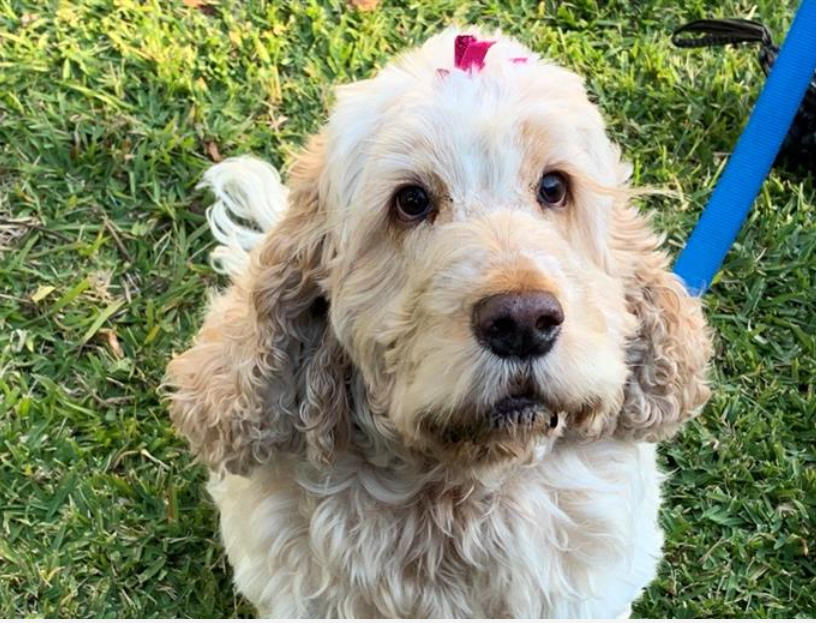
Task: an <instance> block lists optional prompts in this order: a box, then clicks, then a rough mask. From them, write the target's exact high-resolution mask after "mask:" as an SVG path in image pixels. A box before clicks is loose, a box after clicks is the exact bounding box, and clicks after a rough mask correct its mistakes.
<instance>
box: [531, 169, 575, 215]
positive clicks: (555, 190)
mask: <svg viewBox="0 0 816 623" xmlns="http://www.w3.org/2000/svg"><path fill="white" fill-rule="evenodd" d="M568 191H569V185H568V183H567V176H566V175H564V174H563V173H561V172H560V171H550V172H548V173H545V174H544V175H542V176H541V181H540V182H539V183H538V193H537V194H538V196H537V198H538V202H539V203H540V204H541V205H542V206H547V207H552V206H562V205H564V204H565V203H566V202H567V193H568Z"/></svg>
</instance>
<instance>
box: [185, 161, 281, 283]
mask: <svg viewBox="0 0 816 623" xmlns="http://www.w3.org/2000/svg"><path fill="white" fill-rule="evenodd" d="M198 188H208V189H210V190H211V191H212V193H213V194H214V195H215V201H214V202H213V204H212V205H211V206H210V207H209V209H208V210H207V222H208V223H209V224H210V230H211V231H212V234H213V237H214V238H215V239H216V240H217V241H218V242H219V243H220V244H219V246H217V247H216V248H215V249H214V250H213V252H212V255H211V256H210V259H211V261H212V263H213V267H214V268H215V270H217V271H218V272H219V273H223V274H227V275H230V276H233V277H237V276H239V275H241V274H243V273H244V272H245V271H246V268H247V266H248V264H249V253H248V252H249V251H251V250H252V249H254V248H255V247H256V246H258V245H259V244H260V243H261V241H262V240H263V238H264V235H265V234H266V232H268V231H270V230H271V229H273V228H274V227H275V225H277V223H278V221H280V219H281V216H282V215H283V213H284V211H285V210H286V201H287V195H288V194H289V192H288V190H287V189H286V187H285V186H284V185H283V183H282V182H281V179H280V174H279V173H278V171H277V170H276V169H275V168H274V167H273V166H272V165H270V164H268V163H266V162H264V161H263V160H259V159H258V158H253V157H252V156H238V157H236V158H228V159H227V160H224V161H223V162H221V163H219V164H217V165H215V166H214V167H212V168H210V169H209V170H208V171H207V172H206V173H205V174H204V179H203V180H202V181H201V183H199V185H198Z"/></svg>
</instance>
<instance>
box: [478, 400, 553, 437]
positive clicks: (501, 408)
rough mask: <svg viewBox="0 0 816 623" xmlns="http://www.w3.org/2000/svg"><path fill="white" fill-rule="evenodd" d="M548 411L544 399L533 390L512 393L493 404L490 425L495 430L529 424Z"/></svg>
mask: <svg viewBox="0 0 816 623" xmlns="http://www.w3.org/2000/svg"><path fill="white" fill-rule="evenodd" d="M547 412H548V409H547V407H546V405H545V404H544V401H543V400H541V398H539V397H538V396H536V395H534V394H533V393H532V392H525V393H523V394H515V395H512V394H511V395H510V396H506V397H504V398H502V399H501V400H499V401H498V402H497V403H496V404H495V405H494V406H493V409H492V410H491V414H490V427H491V428H493V429H494V430H495V429H501V428H507V427H515V426H519V425H521V426H529V425H532V424H533V423H534V422H535V421H536V420H538V418H539V417H540V416H542V415H544V414H545V413H547Z"/></svg>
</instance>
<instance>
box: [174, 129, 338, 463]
mask: <svg viewBox="0 0 816 623" xmlns="http://www.w3.org/2000/svg"><path fill="white" fill-rule="evenodd" d="M322 151H323V150H322V145H321V142H320V140H319V138H316V139H314V140H313V141H312V143H311V144H310V146H309V148H308V149H307V150H306V152H305V153H304V154H303V156H302V157H301V158H300V159H299V160H298V162H297V163H296V164H295V167H294V168H293V169H292V173H291V176H290V184H289V185H290V193H289V208H288V209H287V211H286V213H285V214H284V216H283V217H282V220H281V221H280V223H279V224H278V225H277V226H275V227H274V229H273V230H272V231H271V232H270V233H268V234H267V235H266V237H265V238H264V240H263V242H262V243H261V245H260V246H259V247H258V248H256V249H255V250H253V251H252V252H251V254H250V260H249V267H248V269H247V270H246V272H245V273H244V274H242V275H240V276H239V277H237V278H235V279H234V280H233V284H232V285H231V287H230V288H229V289H228V290H227V291H226V292H225V293H224V294H222V295H220V296H218V297H217V298H215V299H214V300H213V302H212V303H211V305H210V309H209V311H208V313H207V317H206V319H205V322H204V325H203V327H202V329H201V331H200V332H199V334H198V336H197V337H196V340H195V343H194V345H193V346H192V347H191V348H190V349H189V350H187V351H186V352H184V353H182V354H181V355H178V356H177V357H175V358H174V359H173V360H172V361H171V362H170V364H169V365H168V368H167V380H166V383H167V385H168V387H169V388H170V389H171V405H170V411H171V415H172V418H173V421H174V423H175V424H176V426H177V427H178V429H179V430H180V431H181V432H182V433H183V434H184V435H185V437H187V439H188V440H189V441H190V444H191V446H192V448H193V451H194V452H195V453H196V454H197V456H199V457H200V458H201V459H202V460H203V461H204V462H206V463H207V464H208V465H209V466H210V467H211V468H212V469H214V470H216V471H222V470H227V471H230V472H233V473H246V472H247V471H248V470H249V469H250V468H251V467H252V466H253V465H255V464H258V463H263V462H266V461H268V460H269V459H270V458H271V457H272V455H273V454H274V453H276V452H300V451H303V449H304V447H305V448H306V450H307V453H308V455H309V458H310V459H311V460H315V461H327V460H330V459H331V456H332V454H333V452H334V450H335V448H336V447H337V446H338V445H339V444H341V443H342V442H343V440H344V439H345V438H346V437H347V435H348V428H349V416H348V414H349V397H348V392H347V385H348V377H349V376H350V363H349V361H348V358H347V357H346V354H345V352H344V351H343V349H342V347H341V346H340V344H339V343H338V342H337V340H336V338H335V336H334V334H333V331H332V329H331V326H330V323H329V322H328V318H327V314H328V305H327V299H328V297H327V293H326V292H325V291H324V289H323V281H324V279H325V265H326V261H327V259H328V258H329V257H330V255H331V246H330V242H329V240H328V239H327V235H326V233H325V231H323V227H322V223H324V222H325V218H324V215H323V212H322V207H321V202H320V199H319V190H318V180H319V177H320V171H321V169H322V162H323V157H322Z"/></svg>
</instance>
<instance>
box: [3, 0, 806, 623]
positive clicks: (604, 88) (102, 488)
mask: <svg viewBox="0 0 816 623" xmlns="http://www.w3.org/2000/svg"><path fill="white" fill-rule="evenodd" d="M510 4H511V3H509V2H506V3H498V2H484V3H480V4H475V3H463V2H459V1H456V0H441V1H434V2H418V1H415V2H411V3H409V4H408V5H400V6H399V7H397V6H395V5H393V4H391V3H386V5H385V6H383V7H381V8H380V9H379V10H377V11H374V12H370V13H358V12H355V11H354V10H352V9H350V8H348V7H347V6H345V4H344V3H343V2H341V1H339V0H334V1H333V2H320V3H318V2H316V1H307V2H303V3H298V4H297V6H295V5H294V4H293V5H292V6H289V7H285V6H283V5H282V3H273V2H238V1H237V0H236V1H235V2H227V1H226V0H222V1H221V2H215V3H213V5H212V6H211V7H209V8H205V10H202V9H201V8H190V7H186V6H184V5H183V4H182V2H181V0H178V1H176V0H173V1H170V0H167V1H161V2H160V1H159V0H153V1H147V2H142V1H141V0H139V1H137V0H116V1H103V0H89V1H86V2H76V3H74V4H71V3H68V2H59V3H57V2H44V1H42V0H40V1H31V2H24V1H23V2H21V1H18V0H0V242H2V243H4V245H5V248H4V249H3V250H2V251H0V615H2V616H34V615H37V616H63V617H67V616H71V617H85V616H123V617H124V616H142V617H151V616H165V617H172V616H198V617H205V616H213V615H219V616H233V615H236V614H237V615H245V614H249V613H251V609H250V608H249V607H248V606H247V604H245V603H243V602H242V601H241V600H240V599H238V598H236V597H235V595H234V593H233V590H232V588H231V585H230V570H229V568H228V566H227V564H226V561H225V559H224V556H223V554H222V551H221V548H220V546H219V544H218V538H217V532H216V531H217V520H216V517H215V514H214V510H213V508H212V506H211V504H210V503H209V502H208V501H207V499H206V496H205V492H204V490H203V487H202V483H203V479H204V473H203V470H202V469H200V468H199V467H195V466H194V465H192V463H191V461H190V458H189V455H188V453H187V452H186V450H185V447H184V444H183V443H182V442H181V441H180V440H179V439H178V438H176V436H175V435H174V433H173V431H172V428H171V426H170V423H169V421H168V417H167V414H166V412H165V409H164V408H163V406H162V404H161V403H160V401H159V398H158V396H157V393H156V388H157V385H158V383H159V381H160V379H161V377H162V373H163V370H164V366H165V363H166V361H167V360H168V358H169V357H170V355H171V353H172V352H173V351H178V350H180V349H182V348H183V347H184V345H185V344H186V343H187V342H188V340H189V339H190V336H191V335H192V333H193V332H194V330H195V328H196V325H197V323H198V321H199V319H200V316H201V310H202V306H203V304H204V302H205V300H206V292H207V288H209V287H211V286H214V285H216V284H217V283H218V280H217V279H216V278H215V276H214V275H213V273H212V271H211V270H210V269H209V268H208V266H207V251H208V247H209V245H210V239H209V236H208V235H207V232H206V229H205V224H204V219H203V210H202V208H203V206H204V205H205V201H206V198H205V197H203V196H201V195H200V194H198V193H197V192H196V191H195V190H194V185H195V183H196V181H197V180H198V179H199V178H200V176H201V173H202V171H203V170H204V169H205V168H206V167H207V166H208V165H210V164H211V162H210V160H211V158H213V156H214V155H215V154H216V153H220V154H222V155H223V156H227V155H231V154H238V153H245V152H254V153H257V154H259V155H262V156H264V157H266V158H268V159H269V160H271V161H272V162H273V163H275V164H277V165H280V164H283V163H285V162H287V161H289V159H290V158H291V154H292V153H293V152H294V151H295V150H296V149H297V147H298V146H299V145H300V144H302V143H303V141H304V139H305V137H306V136H307V135H308V134H309V133H310V132H312V131H314V130H315V129H316V128H317V127H318V126H319V125H320V123H321V122H322V120H323V119H324V118H325V112H326V106H327V104H328V102H329V100H330V93H331V85H333V84H335V83H337V82H345V81H349V80H352V79H356V78H361V77H365V76H369V75H371V73H372V72H374V71H375V70H376V69H377V68H378V67H380V66H382V65H383V64H384V63H385V62H386V60H387V59H388V58H389V57H390V56H391V55H392V54H394V53H395V52H398V51H400V50H402V49H404V48H405V47H406V46H408V45H412V44H415V43H418V42H420V41H422V40H423V39H424V38H425V37H427V36H428V35H429V34H431V33H434V32H437V31H438V30H440V29H441V28H442V27H443V26H444V25H445V24H448V23H450V22H452V21H457V22H459V23H467V22H472V23H479V24H487V25H490V26H500V27H502V28H503V29H505V30H506V31H508V32H510V33H512V34H514V35H517V36H518V37H520V38H521V39H522V40H523V41H525V42H526V43H528V44H529V45H530V46H532V47H533V48H534V49H535V50H537V51H540V52H542V53H543V54H545V55H547V56H550V57H552V58H554V59H556V60H558V61H560V62H561V63H563V64H565V65H567V66H568V67H571V68H573V69H575V70H576V71H578V72H580V73H581V74H583V75H584V76H586V77H587V80H588V84H589V88H590V89H591V91H592V92H593V93H594V94H595V96H596V98H597V100H598V101H599V103H600V105H601V106H602V108H603V109H604V111H605V114H606V116H607V118H608V120H609V123H610V127H611V131H612V133H613V134H614V136H615V137H616V138H617V139H618V140H619V141H620V142H621V144H622V145H623V146H624V148H625V152H626V155H627V157H628V158H629V159H631V160H632V161H633V162H634V164H635V175H636V182H638V183H642V184H650V185H656V186H662V187H667V188H671V189H674V190H676V191H678V192H679V193H681V197H680V199H679V200H676V199H666V198H655V199H650V200H648V201H647V202H646V203H645V206H644V207H647V208H652V209H655V210H657V211H658V212H659V224H660V226H661V227H662V228H664V229H665V230H666V232H667V233H668V243H669V244H670V245H671V247H672V248H673V249H674V250H676V249H678V248H679V247H680V246H681V245H682V243H683V241H684V240H685V238H686V236H687V234H688V232H689V231H690V228H691V226H692V224H693V222H694V220H695V218H696V217H697V215H698V214H699V212H700V209H701V207H702V206H703V205H704V202H705V199H706V197H707V196H708V194H709V193H710V191H711V189H712V186H713V183H714V180H715V179H716V176H717V174H718V172H719V171H720V169H721V167H722V165H723V162H724V154H725V153H726V152H728V151H729V150H730V149H731V147H732V145H733V144H734V142H735V140H736V138H737V136H738V134H739V132H740V129H741V127H742V125H743V124H744V122H745V119H746V118H747V115H748V113H749V111H750V109H751V104H752V102H753V101H754V98H755V96H756V93H757V89H758V87H759V86H760V84H761V82H762V77H761V74H760V71H759V70H758V64H757V63H756V51H755V50H754V49H743V50H727V51H722V50H717V51H681V50H676V49H673V48H672V47H671V46H670V44H669V41H668V32H669V30H670V29H671V28H672V27H674V26H676V25H679V24H680V23H682V22H684V21H686V20H690V19H693V18H698V17H703V16H734V15H739V16H752V15H754V16H758V17H761V19H763V20H764V21H766V22H767V23H768V24H769V25H770V26H771V27H772V28H773V30H774V31H775V32H776V33H778V35H780V36H781V33H783V32H784V29H785V28H786V27H787V25H788V24H789V22H790V18H791V15H792V11H793V7H794V4H795V2H794V0H787V1H780V0H761V1H758V2H743V1H738V0H717V1H714V0H691V1H689V2H684V3H679V2H673V1H671V0H609V1H606V0H572V1H570V2H554V1H551V2H542V3H538V4H536V3H531V2H521V3H513V5H514V6H513V7H512V8H510ZM679 5H684V7H683V8H679ZM815 206H816V200H815V199H814V185H813V180H812V178H811V179H810V180H803V179H801V178H796V177H794V176H789V175H787V174H782V173H775V174H774V175H773V176H772V177H771V179H770V180H769V181H768V183H767V184H766V185H765V188H764V191H763V193H762V196H761V198H760V200H759V202H758V205H757V206H756V209H755V210H754V211H753V213H752V215H751V218H750V220H749V222H748V224H747V226H746V228H745V230H744V232H743V234H742V235H741V238H740V242H739V244H738V245H737V246H736V247H735V248H734V249H733V251H732V252H731V254H730V255H729V258H728V261H727V263H726V266H725V268H724V270H723V271H722V273H721V275H720V281H719V283H718V284H717V286H716V287H715V288H714V289H713V291H712V292H711V294H709V295H708V296H707V298H706V300H707V306H708V314H709V317H710V319H711V322H712V324H713V325H714V327H715V329H716V332H717V334H718V336H719V338H718V350H717V357H716V362H715V368H716V371H715V379H716V380H715V383H714V386H715V394H714V398H713V399H712V401H711V403H710V405H709V406H708V408H707V409H706V411H705V414H704V415H703V417H702V418H700V419H699V420H698V421H696V422H695V423H694V424H692V425H690V426H688V427H686V429H685V430H684V432H683V433H682V434H681V435H680V436H679V437H677V438H676V439H675V440H673V441H671V442H670V443H668V444H666V445H665V447H664V448H663V456H664V459H665V463H666V465H667V467H668V468H669V469H670V470H672V472H673V476H672V479H671V482H670V483H669V485H668V486H667V487H666V494H667V499H666V504H665V508H664V510H663V517H662V522H663V524H664V526H665V527H666V532H667V536H668V543H667V546H666V560H665V563H664V564H663V566H662V570H661V574H660V579H659V580H658V581H657V582H655V583H654V584H653V585H652V586H651V587H650V589H649V590H648V592H647V593H646V596H645V597H644V599H643V600H642V601H641V602H640V604H639V605H638V607H637V608H636V613H637V614H639V615H641V616H669V617H670V616H689V617H694V616H720V617H730V616H739V615H741V616H774V617H777V616H789V617H795V616H802V615H811V616H813V615H816V579H815V578H816V542H814V534H815V533H816V527H815V526H816V510H815V508H816V467H815V466H816V424H814V422H816V417H815V416H816V385H815V384H814V383H815V382H816V381H814V378H816V257H815V256H814V249H816V207H815Z"/></svg>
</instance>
